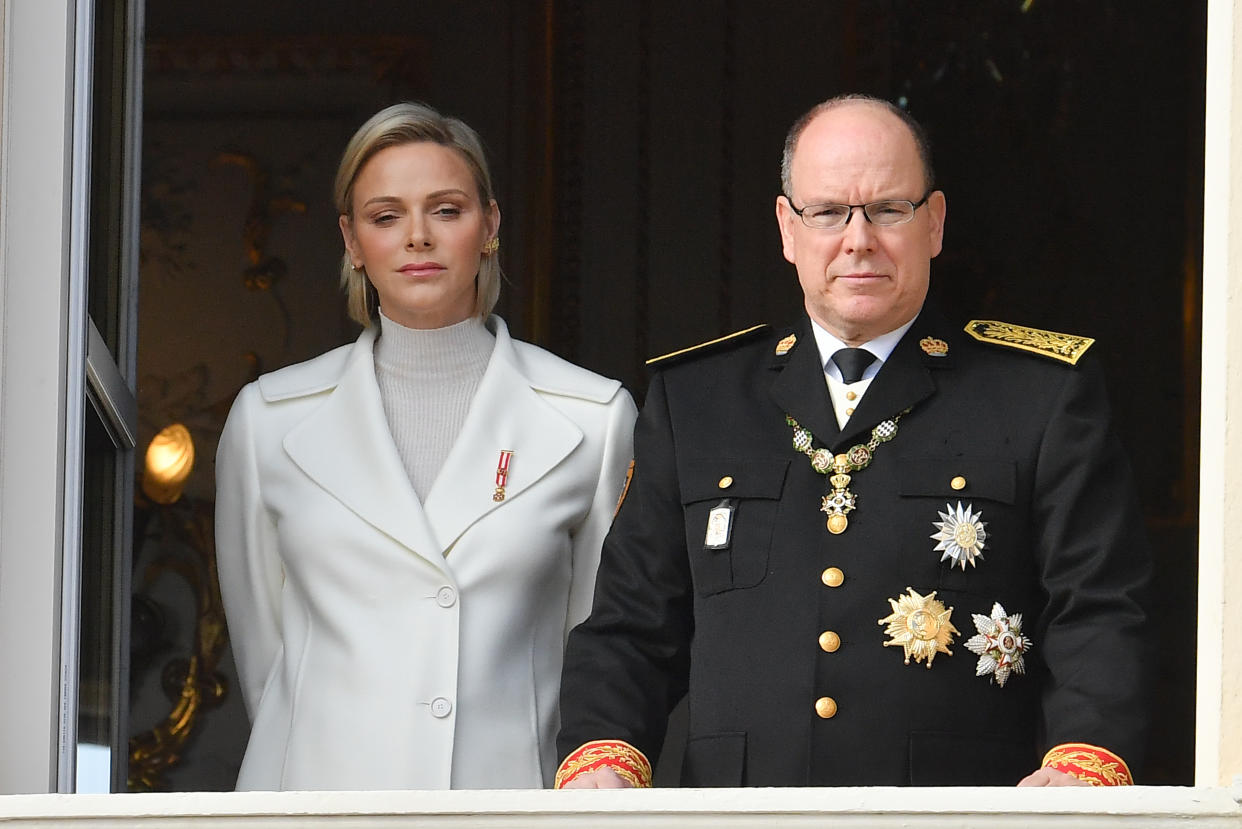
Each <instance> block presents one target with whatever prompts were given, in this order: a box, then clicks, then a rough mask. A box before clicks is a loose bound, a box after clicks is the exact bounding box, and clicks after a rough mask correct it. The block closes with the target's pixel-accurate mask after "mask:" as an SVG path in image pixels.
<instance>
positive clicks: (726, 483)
mask: <svg viewBox="0 0 1242 829" xmlns="http://www.w3.org/2000/svg"><path fill="white" fill-rule="evenodd" d="M716 486H718V487H720V488H721V489H728V488H729V487H731V486H733V476H732V475H725V476H724V477H723V478H721V479H720V480H719V481H717V482H716Z"/></svg>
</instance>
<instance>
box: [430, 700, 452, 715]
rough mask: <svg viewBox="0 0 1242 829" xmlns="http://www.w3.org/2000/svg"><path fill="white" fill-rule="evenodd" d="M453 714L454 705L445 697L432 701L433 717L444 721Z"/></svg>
mask: <svg viewBox="0 0 1242 829" xmlns="http://www.w3.org/2000/svg"><path fill="white" fill-rule="evenodd" d="M451 713H453V703H451V702H449V701H448V700H446V699H445V698H444V697H436V698H435V699H433V700H432V701H431V716H433V717H435V718H436V719H440V720H442V719H444V718H445V717H447V716H448V715H449V714H451Z"/></svg>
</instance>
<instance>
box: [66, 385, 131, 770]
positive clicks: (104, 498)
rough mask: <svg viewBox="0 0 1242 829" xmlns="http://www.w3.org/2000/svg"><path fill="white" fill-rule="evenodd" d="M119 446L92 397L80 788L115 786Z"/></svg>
mask: <svg viewBox="0 0 1242 829" xmlns="http://www.w3.org/2000/svg"><path fill="white" fill-rule="evenodd" d="M119 454H120V453H119V450H118V449H117V448H116V447H115V446H114V445H113V442H112V438H111V437H110V436H109V434H108V432H107V430H106V428H105V427H104V424H103V420H102V418H101V416H100V413H99V412H98V410H97V409H96V407H95V405H94V403H93V401H92V404H91V405H89V406H87V407H86V457H85V462H84V469H83V486H82V568H81V579H82V581H81V591H82V592H81V615H80V617H79V619H80V622H79V630H78V653H79V660H80V661H79V674H78V765H77V769H78V775H77V791H79V792H107V791H111V790H112V785H113V783H112V779H113V776H112V771H111V769H112V765H113V763H112V754H113V750H114V748H115V747H116V743H115V741H114V737H113V735H114V734H116V733H117V730H118V723H117V716H118V707H117V697H118V688H117V676H118V673H117V668H118V664H117V657H118V654H119V647H118V643H119V636H120V630H119V625H118V622H119V620H118V618H117V614H116V605H115V597H116V574H117V563H118V546H119V545H118V541H119V540H120V533H119V532H118V529H119V527H118V521H117V509H116V497H117V494H118V493H117V491H116V490H117V486H116V477H117V463H118V455H119Z"/></svg>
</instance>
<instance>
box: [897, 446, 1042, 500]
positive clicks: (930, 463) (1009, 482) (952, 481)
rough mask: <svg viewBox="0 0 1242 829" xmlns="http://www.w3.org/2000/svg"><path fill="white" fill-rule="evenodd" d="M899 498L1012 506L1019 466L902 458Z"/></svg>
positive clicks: (978, 460) (992, 461)
mask: <svg viewBox="0 0 1242 829" xmlns="http://www.w3.org/2000/svg"><path fill="white" fill-rule="evenodd" d="M900 464H901V472H900V478H899V481H900V484H899V485H900V494H902V495H934V496H938V497H941V498H962V499H966V498H983V499H986V500H989V501H999V502H1000V503H1002V504H1012V503H1013V502H1014V497H1015V493H1016V490H1017V486H1018V465H1017V464H1016V463H1014V462H1013V461H1007V460H997V459H996V458H963V457H957V458H902V459H901V461H900Z"/></svg>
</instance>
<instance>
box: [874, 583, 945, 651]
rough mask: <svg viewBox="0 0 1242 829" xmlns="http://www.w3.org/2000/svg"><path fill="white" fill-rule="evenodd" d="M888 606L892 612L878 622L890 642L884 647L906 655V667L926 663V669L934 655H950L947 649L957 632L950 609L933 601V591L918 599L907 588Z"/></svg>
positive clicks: (909, 588) (910, 589) (934, 594)
mask: <svg viewBox="0 0 1242 829" xmlns="http://www.w3.org/2000/svg"><path fill="white" fill-rule="evenodd" d="M888 603H889V604H890V605H891V606H892V608H893V612H892V613H890V614H889V615H887V616H885V617H884V618H883V619H880V621H879V624H881V625H887V626H888V627H886V628H885V629H884V633H885V635H887V636H888V637H889V640H888V641H887V642H885V643H884V647H886V648H887V647H889V646H890V645H891V646H894V647H901V648H902V650H904V651H905V653H906V664H907V665H909V664H910V659H911V658H913V659H914V661H915V662H922V661H923V660H927V667H928V668H930V667H931V666H932V660H934V659H935V658H936V654H937V653H947V654H949V656H952V655H953V651H951V650H949V645H952V644H953V634H955V633H960V631H959V630H958V629H957V628H955V627H953V623H952V622H951V621H949V617H950V616H951V615H952V614H953V608H951V607H950V608H949V609H947V610H946V609H945V606H944V603H943V602H941V601H939V600H938V599H937V598H936V591H935V590H933V591H932V592H931V593H929V594H927V595H926V596H920V595H919V594H918V593H915V592H914V588H913V587H907V588H906V595H904V596H899V597H898V598H896V599H889V600H888Z"/></svg>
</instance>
